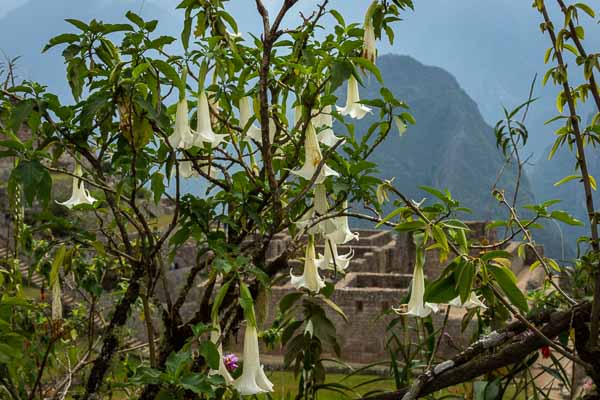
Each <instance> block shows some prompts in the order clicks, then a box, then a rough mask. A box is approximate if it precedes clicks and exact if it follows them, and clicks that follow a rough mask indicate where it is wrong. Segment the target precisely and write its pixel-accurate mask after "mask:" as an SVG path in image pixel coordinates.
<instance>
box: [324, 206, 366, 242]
mask: <svg viewBox="0 0 600 400" xmlns="http://www.w3.org/2000/svg"><path fill="white" fill-rule="evenodd" d="M342 208H343V209H344V210H346V209H347V208H348V201H344V204H343V205H342ZM333 222H334V223H335V226H336V230H335V232H333V233H330V234H328V235H327V238H328V239H329V240H331V241H333V242H334V243H335V244H346V243H348V242H350V241H352V240H354V239H356V240H358V233H354V232H352V231H350V226H349V225H348V216H347V215H342V216H339V217H335V218H334V219H333Z"/></svg>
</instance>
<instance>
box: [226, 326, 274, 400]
mask: <svg viewBox="0 0 600 400" xmlns="http://www.w3.org/2000/svg"><path fill="white" fill-rule="evenodd" d="M243 358H244V367H243V368H244V369H243V371H242V375H241V376H240V377H239V378H237V379H236V380H235V381H234V382H233V387H234V388H235V389H236V390H237V391H238V392H240V394H241V395H242V396H252V395H255V394H259V393H265V392H272V391H273V384H272V383H271V381H269V378H267V376H266V375H265V371H264V369H263V366H262V365H261V364H260V356H259V352H258V332H257V331H256V326H254V325H252V324H250V323H248V324H247V325H246V332H245V333H244V357H243Z"/></svg>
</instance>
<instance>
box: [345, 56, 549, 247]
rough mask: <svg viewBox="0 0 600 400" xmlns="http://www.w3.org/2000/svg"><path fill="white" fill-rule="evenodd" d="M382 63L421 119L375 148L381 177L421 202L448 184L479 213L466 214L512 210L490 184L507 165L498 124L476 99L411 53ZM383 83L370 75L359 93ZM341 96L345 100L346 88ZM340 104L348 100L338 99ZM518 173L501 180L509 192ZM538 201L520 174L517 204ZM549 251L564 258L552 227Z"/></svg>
mask: <svg viewBox="0 0 600 400" xmlns="http://www.w3.org/2000/svg"><path fill="white" fill-rule="evenodd" d="M377 65H378V67H379V69H380V70H381V74H382V75H383V78H384V82H385V85H386V87H387V88H388V89H390V90H391V91H392V92H393V93H394V95H395V96H396V97H397V98H398V99H401V100H403V101H405V102H406V103H407V104H408V105H409V106H410V112H411V113H412V114H413V116H414V117H415V119H416V121H417V124H416V125H414V126H409V128H408V131H407V133H406V134H405V135H404V136H403V137H400V136H399V135H398V132H397V131H396V130H393V131H392V132H391V133H390V135H389V137H388V138H387V139H386V141H385V142H384V144H383V145H382V146H381V147H379V148H378V149H377V150H376V151H375V153H374V161H375V162H377V163H378V165H379V169H380V171H381V174H380V175H381V177H382V178H386V179H389V178H392V177H395V178H396V180H395V184H396V185H397V186H398V187H399V188H400V189H401V190H402V191H404V192H405V193H407V194H408V195H410V197H411V198H413V199H415V200H420V199H422V198H424V197H427V198H431V195H429V194H428V193H426V192H424V191H423V190H421V189H419V186H422V185H426V186H432V187H435V188H438V189H446V188H447V189H448V190H450V192H451V193H452V195H453V197H454V198H455V199H458V200H459V201H460V202H461V203H462V204H463V205H464V206H466V207H468V208H470V209H471V210H472V211H473V213H472V214H465V215H462V216H461V217H463V218H465V219H471V220H474V219H480V220H492V219H495V218H498V217H502V218H504V217H505V215H506V210H505V209H502V208H500V207H499V206H498V202H497V201H496V200H495V199H494V198H493V197H492V195H491V190H492V187H493V185H494V182H495V181H496V177H497V175H498V172H499V171H500V169H501V168H502V165H503V162H504V160H503V156H502V154H501V152H500V151H499V150H498V149H497V148H496V138H495V135H494V131H493V128H492V127H491V126H489V125H488V124H487V123H486V122H485V121H484V120H483V118H482V116H481V113H480V112H479V109H478V107H477V104H476V103H475V102H474V101H473V100H472V99H471V98H470V97H469V96H468V95H467V94H466V93H465V91H464V90H463V89H462V88H461V87H460V85H459V84H458V82H457V81H456V79H455V78H454V77H453V76H452V75H451V74H450V73H448V72H447V71H445V70H443V69H441V68H438V67H432V66H426V65H423V64H421V63H419V62H418V61H416V60H415V59H413V58H411V57H409V56H398V55H385V56H382V57H379V59H378V60H377ZM379 89H380V85H379V83H378V82H377V81H376V80H375V79H373V78H371V79H370V81H369V82H368V85H367V87H366V88H361V98H363V99H368V98H376V97H378V96H379ZM341 97H344V98H345V94H342V95H341ZM338 103H339V104H342V100H341V99H340V100H338ZM375 118H376V117H375V115H370V116H368V117H365V118H364V119H363V120H361V121H359V122H358V124H357V129H356V131H357V133H360V132H366V130H367V129H368V126H370V124H371V123H373V121H374V120H375ZM515 180H516V172H515V171H514V170H513V169H511V168H507V169H506V170H505V171H504V174H503V177H502V179H501V180H500V183H499V184H498V188H501V189H504V190H505V191H506V193H507V197H508V196H509V195H510V196H512V194H511V193H512V192H513V190H514V183H515ZM533 202H535V200H534V195H533V191H532V189H531V184H530V180H529V178H528V176H527V174H525V175H524V176H523V178H522V182H521V189H520V195H519V201H518V203H519V204H521V205H522V204H530V203H533ZM538 238H539V241H540V242H541V243H543V244H544V245H545V246H546V249H547V252H548V253H549V254H552V255H554V256H560V253H558V252H557V250H558V249H559V245H560V238H559V233H558V230H557V229H556V227H555V226H549V227H548V228H547V229H546V231H545V232H540V233H539V235H538Z"/></svg>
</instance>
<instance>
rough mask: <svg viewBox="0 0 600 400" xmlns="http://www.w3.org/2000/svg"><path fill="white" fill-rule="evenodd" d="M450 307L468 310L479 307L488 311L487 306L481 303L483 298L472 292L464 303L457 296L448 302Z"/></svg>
mask: <svg viewBox="0 0 600 400" xmlns="http://www.w3.org/2000/svg"><path fill="white" fill-rule="evenodd" d="M448 305H451V306H454V307H461V308H466V309H467V310H470V309H472V308H477V307H481V308H483V309H484V310H485V309H487V306H486V305H485V304H484V303H483V302H482V301H481V298H480V297H479V296H477V295H476V294H475V293H474V292H471V294H470V295H469V298H468V299H467V301H465V302H464V303H463V302H462V301H460V296H456V297H455V298H453V299H452V300H450V301H449V302H448Z"/></svg>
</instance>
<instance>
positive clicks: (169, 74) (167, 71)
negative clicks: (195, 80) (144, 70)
mask: <svg viewBox="0 0 600 400" xmlns="http://www.w3.org/2000/svg"><path fill="white" fill-rule="evenodd" d="M152 63H153V65H154V66H155V67H156V68H157V69H158V70H159V71H160V72H162V74H163V75H164V76H165V77H166V78H167V80H169V81H170V82H172V83H173V85H175V86H176V87H178V88H179V90H180V92H185V82H183V81H182V80H181V78H180V77H179V74H178V73H177V71H176V70H175V68H173V67H172V66H171V65H169V64H168V63H167V62H165V61H163V60H153V61H152Z"/></svg>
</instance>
